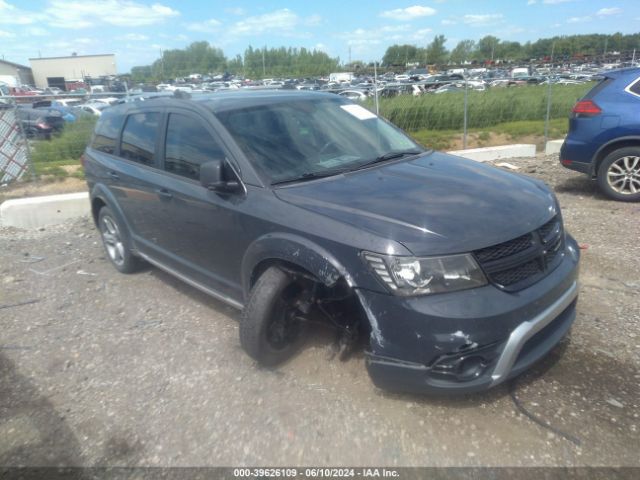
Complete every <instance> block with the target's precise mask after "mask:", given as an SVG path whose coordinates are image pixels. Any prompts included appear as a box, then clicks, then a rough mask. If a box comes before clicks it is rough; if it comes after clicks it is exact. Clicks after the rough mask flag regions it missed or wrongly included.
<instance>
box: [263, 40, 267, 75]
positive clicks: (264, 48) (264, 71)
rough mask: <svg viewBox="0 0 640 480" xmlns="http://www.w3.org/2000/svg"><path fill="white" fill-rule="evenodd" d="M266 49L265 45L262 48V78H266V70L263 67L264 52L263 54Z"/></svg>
mask: <svg viewBox="0 0 640 480" xmlns="http://www.w3.org/2000/svg"><path fill="white" fill-rule="evenodd" d="M266 49H267V46H266V45H265V46H264V47H263V48H262V78H264V77H266V76H267V73H266V69H265V66H264V52H265V50H266Z"/></svg>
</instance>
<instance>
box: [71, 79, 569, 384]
mask: <svg viewBox="0 0 640 480" xmlns="http://www.w3.org/2000/svg"><path fill="white" fill-rule="evenodd" d="M83 164H84V166H85V174H86V178H87V183H88V188H89V192H90V198H91V210H92V213H93V218H94V220H95V223H96V225H97V227H98V228H99V231H100V233H101V235H102V240H103V243H104V247H105V249H106V253H107V256H108V258H109V259H110V261H111V262H112V264H113V266H114V267H115V268H116V269H117V270H119V271H120V272H123V273H129V272H132V271H134V270H135V269H136V268H137V267H138V265H139V262H140V261H141V259H145V260H147V261H148V262H150V263H151V264H153V265H156V266H157V267H159V268H161V269H164V270H166V271H167V272H169V273H171V274H173V275H175V276H177V277H178V278H180V279H182V280H184V281H185V282H187V283H189V284H190V285H192V286H194V287H196V288H199V289H201V290H203V291H204V292H207V293H208V294H210V295H212V296H214V297H216V298H218V299H220V300H222V301H224V302H226V303H228V304H229V305H231V306H234V307H236V308H239V309H243V313H242V318H241V321H240V329H239V330H240V342H241V345H242V346H243V347H244V349H245V350H246V352H247V353H248V354H249V355H250V356H251V357H253V358H254V359H255V360H256V361H258V362H259V363H261V364H264V365H274V364H277V363H279V362H282V361H285V360H286V359H288V358H289V357H290V356H291V355H293V354H294V353H295V352H296V350H297V349H298V348H299V347H300V345H301V342H302V341H303V339H304V338H305V332H306V331H307V329H306V326H307V325H308V323H309V322H310V321H326V322H328V323H329V324H331V325H333V326H335V327H336V328H337V329H338V331H339V332H341V338H342V339H343V343H342V344H344V345H352V344H353V343H354V342H355V340H357V339H358V338H363V339H366V340H367V344H368V346H367V348H366V365H367V368H368V370H369V373H370V376H371V378H372V379H373V381H374V382H375V383H376V384H377V385H378V386H380V387H382V388H388V389H392V390H406V391H414V392H453V393H456V392H457V393H460V392H470V391H477V390H483V389H487V388H489V387H492V386H495V385H497V384H499V383H502V382H504V381H505V380H507V379H509V378H512V377H514V376H515V375H518V374H519V373H520V372H522V371H524V370H525V369H527V368H528V367H530V366H531V365H532V364H533V363H534V362H536V361H537V360H539V359H541V358H542V357H544V356H545V355H546V354H547V353H548V352H549V351H550V350H551V349H552V348H553V347H554V346H555V345H556V344H557V343H558V342H559V341H560V339H561V338H563V337H564V335H565V334H566V333H567V331H568V330H569V328H570V327H571V325H572V322H573V320H574V318H575V312H576V308H575V307H576V301H577V292H578V287H577V283H576V282H577V275H578V260H579V250H578V246H577V244H576V242H575V241H574V239H573V238H572V237H571V236H570V235H569V234H568V233H567V232H565V230H564V227H563V222H562V214H561V212H560V207H559V205H558V202H557V200H556V198H555V196H554V194H553V192H552V191H551V190H550V189H549V188H548V187H547V186H546V185H545V184H544V183H543V182H541V181H539V180H535V179H533V178H529V177H525V176H522V175H515V174H512V173H509V172H506V171H503V170H500V169H497V168H495V167H491V166H488V165H484V164H481V163H478V162H474V161H471V160H466V159H462V158H458V157H454V156H451V155H447V154H443V153H437V152H434V151H432V150H425V149H424V148H422V147H421V146H419V145H418V144H416V143H415V142H414V141H413V140H411V139H410V138H409V137H408V136H406V135H405V134H404V133H403V132H402V131H401V130H399V129H397V128H396V127H394V126H393V125H391V124H390V123H388V122H387V121H385V120H383V119H382V118H380V117H377V116H376V115H374V114H373V113H371V112H370V111H368V110H366V109H365V108H363V107H361V106H359V105H357V104H354V103H353V102H351V101H349V100H347V99H345V98H343V97H340V96H338V95H333V94H329V93H318V92H298V91H268V90H262V91H244V92H243V91H241V92H227V93H216V94H213V95H209V96H207V97H204V98H201V99H194V100H180V99H172V98H158V99H155V100H153V101H152V102H140V103H129V104H122V105H117V106H114V107H111V108H110V109H108V110H106V111H104V113H103V115H102V116H101V117H100V119H99V120H98V123H97V125H96V130H95V134H94V137H93V140H92V143H91V144H90V145H89V147H88V148H87V150H86V152H85V154H84V157H83Z"/></svg>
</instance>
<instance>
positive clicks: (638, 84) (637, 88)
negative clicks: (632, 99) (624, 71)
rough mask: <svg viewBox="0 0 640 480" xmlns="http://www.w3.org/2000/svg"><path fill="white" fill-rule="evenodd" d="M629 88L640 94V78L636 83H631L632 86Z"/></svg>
mask: <svg viewBox="0 0 640 480" xmlns="http://www.w3.org/2000/svg"><path fill="white" fill-rule="evenodd" d="M629 90H631V91H632V92H633V93H635V94H636V95H640V78H639V79H638V80H636V83H634V84H633V85H631V88H630V89H629Z"/></svg>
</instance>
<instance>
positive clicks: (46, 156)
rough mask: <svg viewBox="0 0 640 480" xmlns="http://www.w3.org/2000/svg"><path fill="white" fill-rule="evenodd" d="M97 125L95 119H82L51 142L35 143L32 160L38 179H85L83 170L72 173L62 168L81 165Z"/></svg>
mask: <svg viewBox="0 0 640 480" xmlns="http://www.w3.org/2000/svg"><path fill="white" fill-rule="evenodd" d="M95 124H96V120H95V118H92V117H81V118H79V119H77V120H76V121H75V122H73V123H68V124H65V127H64V130H63V131H62V133H61V134H59V135H54V136H53V137H52V138H51V140H38V141H36V142H34V143H33V147H32V148H31V160H32V162H33V166H34V169H35V174H36V177H52V178H55V179H63V178H66V177H69V176H71V177H76V178H84V172H83V171H82V169H78V170H76V171H74V172H71V173H70V172H68V171H67V170H65V169H64V168H62V167H65V166H68V165H79V164H80V156H81V155H82V153H83V152H84V149H85V148H86V146H87V144H88V143H89V140H90V139H91V134H92V133H93V128H94V126H95Z"/></svg>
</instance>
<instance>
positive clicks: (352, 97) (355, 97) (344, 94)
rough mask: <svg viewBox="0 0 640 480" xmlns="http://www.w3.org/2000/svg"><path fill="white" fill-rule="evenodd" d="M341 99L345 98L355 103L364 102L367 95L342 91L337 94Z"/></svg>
mask: <svg viewBox="0 0 640 480" xmlns="http://www.w3.org/2000/svg"><path fill="white" fill-rule="evenodd" d="M338 95H340V96H341V97H346V98H348V99H349V100H353V101H356V102H364V101H365V100H366V99H367V94H366V93H364V92H361V91H360V90H344V91H342V92H340V93H338Z"/></svg>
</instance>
